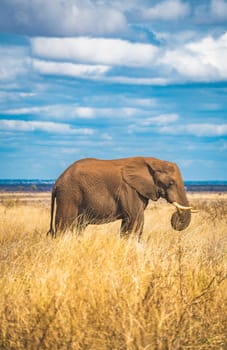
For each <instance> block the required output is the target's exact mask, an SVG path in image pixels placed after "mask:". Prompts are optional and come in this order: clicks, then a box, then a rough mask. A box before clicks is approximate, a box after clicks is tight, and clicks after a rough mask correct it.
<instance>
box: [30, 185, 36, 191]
mask: <svg viewBox="0 0 227 350" xmlns="http://www.w3.org/2000/svg"><path fill="white" fill-rule="evenodd" d="M30 189H31V190H32V191H37V190H38V187H37V186H36V185H35V184H32V185H31V186H30Z"/></svg>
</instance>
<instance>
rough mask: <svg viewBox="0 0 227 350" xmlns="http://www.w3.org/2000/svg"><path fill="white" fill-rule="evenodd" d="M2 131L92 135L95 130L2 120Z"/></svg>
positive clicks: (55, 124)
mask: <svg viewBox="0 0 227 350" xmlns="http://www.w3.org/2000/svg"><path fill="white" fill-rule="evenodd" d="M0 130H4V131H24V132H28V131H35V130H38V131H44V132H50V133H60V134H79V135H92V134H93V130H92V129H88V128H81V129H79V128H78V129H75V128H73V127H72V126H71V125H69V124H65V123H54V122H45V121H42V122H40V121H25V120H7V119H2V120H0Z"/></svg>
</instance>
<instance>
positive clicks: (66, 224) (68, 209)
mask: <svg viewBox="0 0 227 350" xmlns="http://www.w3.org/2000/svg"><path fill="white" fill-rule="evenodd" d="M77 219H78V208H77V207H76V206H75V205H74V204H70V203H67V205H63V204H62V203H60V205H58V206H57V210H56V217H55V231H56V232H59V231H60V232H64V231H66V230H72V229H73V228H74V226H75V223H76V222H77Z"/></svg>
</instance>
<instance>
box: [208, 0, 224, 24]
mask: <svg viewBox="0 0 227 350" xmlns="http://www.w3.org/2000/svg"><path fill="white" fill-rule="evenodd" d="M211 14H212V15H213V16H214V17H217V18H218V19H221V20H224V19H227V2H226V1H224V0H212V1H211Z"/></svg>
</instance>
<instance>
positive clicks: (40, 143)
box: [0, 0, 227, 180]
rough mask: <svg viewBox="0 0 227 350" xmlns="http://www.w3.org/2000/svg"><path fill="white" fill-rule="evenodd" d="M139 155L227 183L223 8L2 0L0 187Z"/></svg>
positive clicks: (115, 0) (221, 1)
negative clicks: (3, 182) (80, 164)
mask: <svg viewBox="0 0 227 350" xmlns="http://www.w3.org/2000/svg"><path fill="white" fill-rule="evenodd" d="M133 155H144V156H152V157H157V158H161V159H165V160H170V161H174V162H177V163H178V165H179V166H180V168H181V170H182V173H183V177H184V179H185V180H227V0H204V1H203V0H201V1H196V0H163V1H156V0H154V1H152V0H125V1H122V0H121V1H120V0H111V1H110V0H83V1H80V0H1V2H0V157H1V167H0V178H2V179H3V178H43V179H45V178H48V179H49V178H53V179H55V178H56V177H58V175H59V174H60V173H61V172H62V171H63V170H64V169H65V167H66V166H68V165H69V164H71V163H72V162H74V161H75V160H77V159H80V158H84V157H97V158H103V159H112V158H121V157H128V156H133Z"/></svg>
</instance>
